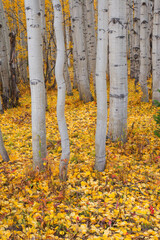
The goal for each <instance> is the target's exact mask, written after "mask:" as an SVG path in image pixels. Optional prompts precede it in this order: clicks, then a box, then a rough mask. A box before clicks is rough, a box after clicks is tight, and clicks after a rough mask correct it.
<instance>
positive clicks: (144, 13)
mask: <svg viewBox="0 0 160 240" xmlns="http://www.w3.org/2000/svg"><path fill="white" fill-rule="evenodd" d="M148 41H149V36H148V0H141V8H140V77H139V82H140V85H141V90H142V93H143V96H142V101H143V102H148V101H149V98H148V87H147V79H148Z"/></svg>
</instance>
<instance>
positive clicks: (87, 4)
mask: <svg viewBox="0 0 160 240" xmlns="http://www.w3.org/2000/svg"><path fill="white" fill-rule="evenodd" d="M83 6H84V26H85V37H86V46H87V56H88V69H89V77H90V75H91V74H92V77H93V84H94V89H95V66H96V33H95V20H94V1H93V0H85V1H84V5H83Z"/></svg>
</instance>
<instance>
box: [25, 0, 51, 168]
mask: <svg viewBox="0 0 160 240" xmlns="http://www.w3.org/2000/svg"><path fill="white" fill-rule="evenodd" d="M25 10H26V20H27V39H28V60H29V75H30V87H31V100H32V147H33V168H34V169H35V170H37V169H39V170H42V169H43V159H44V158H46V123H45V83H44V76H43V49H42V35H41V27H40V24H41V17H40V15H41V14H40V5H39V0H34V1H30V0H25Z"/></svg>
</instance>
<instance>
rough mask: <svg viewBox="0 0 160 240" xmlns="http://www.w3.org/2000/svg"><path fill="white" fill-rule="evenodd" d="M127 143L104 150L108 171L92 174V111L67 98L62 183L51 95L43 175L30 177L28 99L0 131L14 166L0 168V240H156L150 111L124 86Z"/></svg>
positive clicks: (158, 188) (158, 204) (158, 200)
mask: <svg viewBox="0 0 160 240" xmlns="http://www.w3.org/2000/svg"><path fill="white" fill-rule="evenodd" d="M129 89H130V93H129V107H128V141H127V143H125V144H122V143H120V142H119V143H112V142H110V141H109V140H107V142H106V151H107V165H106V170H105V171H104V172H102V173H98V172H97V171H94V170H93V165H94V158H95V146H94V141H95V123H96V103H95V102H91V103H87V104H84V103H82V102H81V101H79V100H78V99H79V96H78V93H77V92H76V91H75V90H74V96H73V97H70V96H67V98H66V119H67V123H68V130H69V137H70V144H71V157H70V164H69V171H68V180H67V182H66V183H65V184H64V183H61V182H60V181H59V179H58V178H59V176H58V175H59V173H58V171H59V170H58V165H59V158H60V155H61V147H60V135H59V132H58V125H57V119H56V91H55V90H54V91H53V90H52V91H49V94H48V105H49V110H48V112H47V145H48V156H47V158H46V159H45V166H46V171H45V172H43V173H41V174H40V173H35V172H33V171H32V167H31V166H32V152H31V109H30V93H29V90H25V88H24V87H23V86H21V95H22V97H21V100H20V101H21V106H19V107H18V108H15V109H9V110H7V111H6V112H5V113H4V115H2V116H1V119H0V124H1V128H2V132H3V133H4V140H5V145H6V148H7V150H8V153H9V155H10V159H11V161H10V162H9V163H4V162H2V160H1V166H0V196H1V198H0V239H64V238H65V239H69V240H70V239H90V240H91V239H99V240H100V239H113V240H114V239H126V240H129V239H157V240H158V239H159V236H160V170H159V169H160V148H159V146H160V140H159V139H158V138H157V137H156V136H154V134H153V130H154V128H155V123H154V120H153V114H155V112H156V108H155V107H154V106H152V103H151V102H150V103H141V102H140V93H135V92H134V90H133V89H134V84H133V82H132V80H130V82H129Z"/></svg>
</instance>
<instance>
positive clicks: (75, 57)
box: [69, 0, 78, 89]
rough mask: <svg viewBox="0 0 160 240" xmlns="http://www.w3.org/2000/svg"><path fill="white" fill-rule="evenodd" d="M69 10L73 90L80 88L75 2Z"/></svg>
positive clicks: (70, 4)
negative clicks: (74, 17) (74, 15)
mask: <svg viewBox="0 0 160 240" xmlns="http://www.w3.org/2000/svg"><path fill="white" fill-rule="evenodd" d="M69 9H70V17H71V32H72V41H73V50H72V51H73V75H74V78H73V88H74V89H75V88H78V83H77V81H78V53H77V49H76V39H75V34H74V27H73V26H74V20H73V14H72V9H73V0H69Z"/></svg>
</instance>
